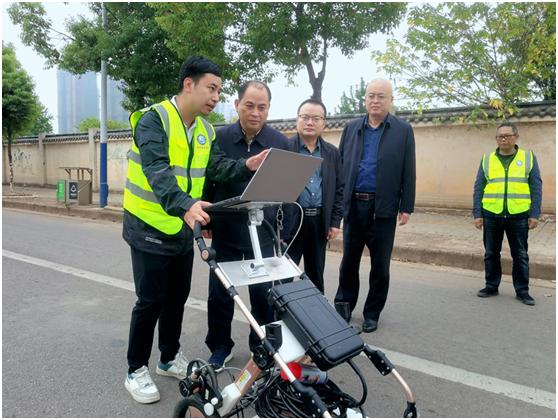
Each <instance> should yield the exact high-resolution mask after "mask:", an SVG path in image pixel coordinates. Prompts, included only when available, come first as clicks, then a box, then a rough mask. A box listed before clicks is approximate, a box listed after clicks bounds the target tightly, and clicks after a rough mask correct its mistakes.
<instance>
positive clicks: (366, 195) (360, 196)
mask: <svg viewBox="0 0 558 420" xmlns="http://www.w3.org/2000/svg"><path fill="white" fill-rule="evenodd" d="M353 197H355V198H356V199H357V200H363V201H370V200H374V197H376V193H365V192H355V193H353Z"/></svg>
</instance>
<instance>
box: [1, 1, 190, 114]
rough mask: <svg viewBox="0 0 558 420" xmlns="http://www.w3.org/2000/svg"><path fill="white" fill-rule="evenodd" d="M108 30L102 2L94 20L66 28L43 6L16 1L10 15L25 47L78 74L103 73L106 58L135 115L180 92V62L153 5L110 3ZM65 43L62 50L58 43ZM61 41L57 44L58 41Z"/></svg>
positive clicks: (126, 105)
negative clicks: (53, 23)
mask: <svg viewBox="0 0 558 420" xmlns="http://www.w3.org/2000/svg"><path fill="white" fill-rule="evenodd" d="M105 6H106V8H107V15H108V28H107V29H106V30H105V29H103V27H102V13H101V3H90V4H89V8H90V10H91V11H92V13H93V17H92V18H89V19H87V18H85V17H83V16H77V17H73V18H71V19H70V20H69V21H68V22H67V24H66V28H64V29H63V30H59V29H55V28H54V27H53V26H52V22H51V21H50V19H48V17H47V15H46V12H45V10H44V8H43V6H42V5H41V4H40V3H25V2H22V3H14V4H12V5H11V6H10V7H9V8H8V13H9V15H10V18H11V20H12V22H13V23H14V24H17V25H19V26H20V27H21V30H22V35H21V39H22V42H23V43H24V44H25V45H29V46H32V47H33V49H34V50H35V51H36V52H37V53H38V54H40V55H41V56H43V57H44V58H45V59H46V63H47V66H49V67H52V66H54V65H57V66H59V67H60V68H62V69H64V70H67V71H70V72H72V73H75V74H83V73H85V72H87V71H94V72H99V71H100V69H101V55H103V56H104V57H107V72H108V75H109V76H110V77H111V78H112V79H114V80H121V81H122V82H123V93H124V95H125V97H126V99H125V101H124V103H123V106H124V108H125V109H127V110H128V111H134V110H137V109H140V108H143V107H145V106H146V105H148V104H150V103H153V102H158V101H160V100H161V99H163V98H164V97H167V96H170V95H172V94H173V93H175V92H176V90H177V74H178V70H179V68H180V64H181V60H180V58H179V57H178V56H177V55H176V54H175V53H174V52H173V51H171V50H170V49H169V48H168V47H167V45H166V42H167V39H166V33H165V32H164V31H163V30H162V29H161V28H160V27H159V25H158V24H157V22H156V21H155V19H154V13H155V11H154V10H153V9H152V8H151V7H149V6H148V5H147V3H143V2H142V3H112V2H110V3H105ZM60 39H62V40H63V41H65V43H64V45H63V46H62V47H61V48H56V47H55V43H57V44H60V42H59V40H60ZM57 40H58V42H55V41H57Z"/></svg>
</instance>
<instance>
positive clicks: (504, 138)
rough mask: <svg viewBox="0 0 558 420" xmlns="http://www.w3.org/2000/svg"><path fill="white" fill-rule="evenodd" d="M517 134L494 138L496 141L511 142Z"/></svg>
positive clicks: (501, 135) (500, 135)
mask: <svg viewBox="0 0 558 420" xmlns="http://www.w3.org/2000/svg"><path fill="white" fill-rule="evenodd" d="M516 135H517V134H499V135H497V136H496V140H511V139H513V138H514V137H515V136H516Z"/></svg>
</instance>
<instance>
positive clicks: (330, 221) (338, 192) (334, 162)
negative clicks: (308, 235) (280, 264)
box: [289, 134, 343, 237]
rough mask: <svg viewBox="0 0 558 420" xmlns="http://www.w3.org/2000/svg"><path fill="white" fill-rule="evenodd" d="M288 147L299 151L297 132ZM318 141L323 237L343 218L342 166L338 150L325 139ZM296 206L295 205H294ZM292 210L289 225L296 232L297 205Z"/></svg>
mask: <svg viewBox="0 0 558 420" xmlns="http://www.w3.org/2000/svg"><path fill="white" fill-rule="evenodd" d="M289 140H290V141H289V147H290V150H291V151H292V152H295V153H299V151H300V147H301V146H302V144H303V142H304V141H303V140H302V139H301V138H300V137H299V135H298V134H296V135H295V136H293V137H291V138H290V139H289ZM318 141H319V142H320V150H321V154H322V159H323V162H322V212H323V215H324V217H323V221H324V225H323V230H324V237H327V233H328V231H329V228H330V227H335V228H339V226H341V219H342V218H343V166H342V164H341V155H340V154H339V150H337V148H336V147H335V146H334V145H333V144H331V143H328V142H327V141H325V140H324V139H323V138H321V137H320V138H318ZM295 207H296V206H295ZM293 210H294V217H293V221H292V223H291V224H290V225H289V226H291V227H292V228H293V229H294V230H295V232H292V235H294V234H295V233H296V229H297V228H298V223H299V220H300V210H298V207H296V209H293Z"/></svg>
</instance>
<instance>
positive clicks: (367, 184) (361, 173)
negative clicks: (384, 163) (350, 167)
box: [354, 114, 389, 192]
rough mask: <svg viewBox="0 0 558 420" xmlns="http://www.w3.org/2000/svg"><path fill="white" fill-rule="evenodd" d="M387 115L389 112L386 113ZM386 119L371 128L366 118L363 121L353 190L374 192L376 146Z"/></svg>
mask: <svg viewBox="0 0 558 420" xmlns="http://www.w3.org/2000/svg"><path fill="white" fill-rule="evenodd" d="M388 115H389V114H388ZM386 119H387V117H386V118H385V119H384V121H382V122H381V124H380V125H379V126H378V127H377V128H372V127H371V126H370V124H369V123H368V118H366V119H365V122H364V127H363V128H364V144H363V147H362V157H361V159H360V163H359V165H358V174H357V178H356V182H355V188H354V191H359V192H376V169H377V166H378V146H379V144H380V139H381V138H382V134H383V133H384V128H385V126H386Z"/></svg>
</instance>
